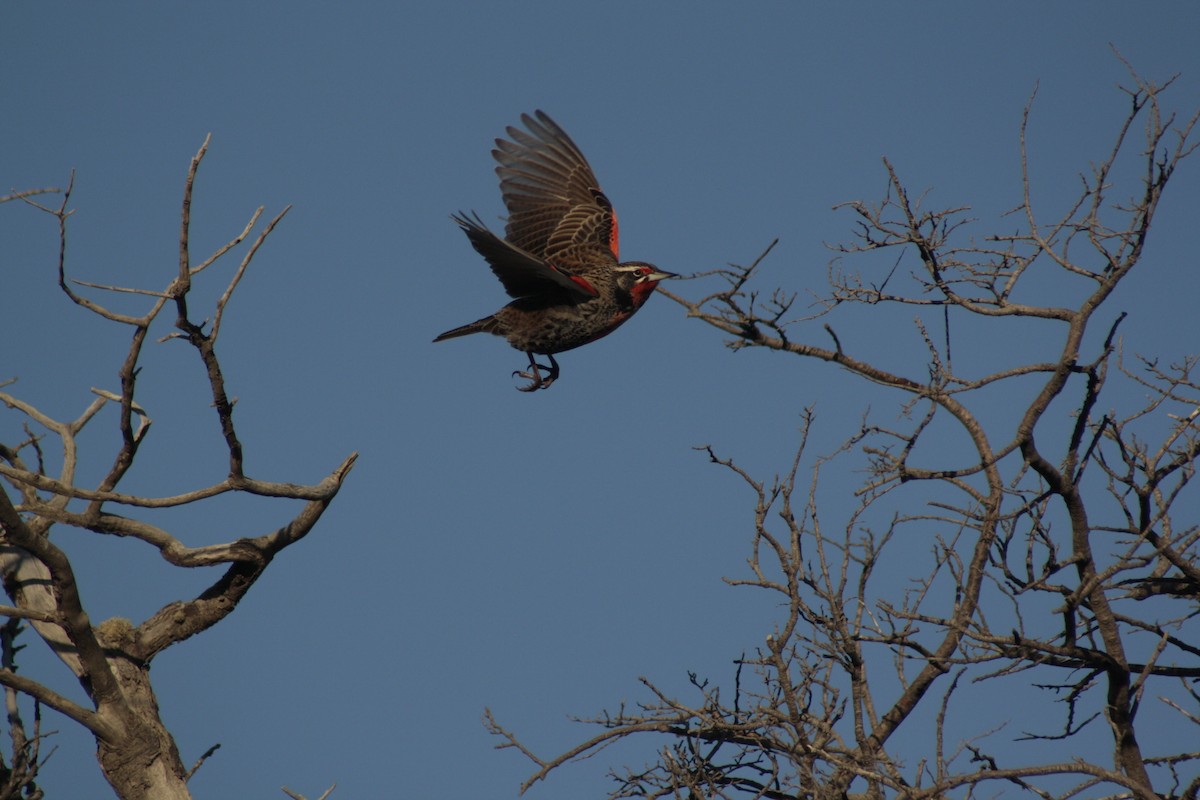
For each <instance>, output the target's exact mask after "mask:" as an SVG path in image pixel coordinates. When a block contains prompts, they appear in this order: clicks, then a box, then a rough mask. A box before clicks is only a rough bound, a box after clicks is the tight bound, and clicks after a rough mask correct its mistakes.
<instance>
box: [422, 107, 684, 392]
mask: <svg viewBox="0 0 1200 800" xmlns="http://www.w3.org/2000/svg"><path fill="white" fill-rule="evenodd" d="M521 122H522V123H523V124H524V126H525V128H526V129H527V130H521V129H520V128H516V127H512V126H510V127H509V128H507V133H508V135H509V137H510V139H511V141H509V140H505V139H497V140H496V149H495V150H493V151H492V156H493V157H494V158H495V159H496V162H497V164H498V165H499V166H497V167H496V174H497V175H498V176H499V177H500V194H501V196H502V197H503V199H504V205H505V207H506V208H507V209H508V221H507V223H506V224H505V226H504V238H500V237H499V236H497V235H496V234H495V233H492V231H491V230H489V229H488V227H487V226H486V225H485V224H484V223H483V221H482V220H481V219H480V218H479V215H478V214H474V213H472V214H465V213H462V212H459V213H458V214H455V215H453V217H452V219H453V220H454V221H455V222H457V223H458V225H459V227H460V228H462V230H463V232H464V233H465V234H466V235H467V238H468V239H469V240H470V242H471V245H472V246H473V247H474V248H475V250H476V251H477V252H478V253H479V254H480V255H481V256H483V257H484V259H486V260H487V263H488V265H489V266H490V267H491V268H492V272H494V273H495V274H496V277H497V278H499V279H500V282H501V283H502V284H503V285H504V290H505V291H506V292H508V294H509V296H511V297H514V298H516V299H515V300H513V301H512V302H511V303H509V304H508V305H506V306H505V307H504V308H502V309H500V310H499V311H497V312H496V313H495V314H491V315H489V316H486V317H484V318H483V319H480V320H476V321H475V322H472V323H470V324H468V325H463V326H462V327H459V328H454V329H452V330H448V331H446V332H445V333H443V334H440V335H439V336H438V337H437V338H436V339H434V341H435V342H440V341H443V340H445V339H453V338H455V337H457V336H466V335H468V334H472V333H492V334H495V335H497V336H503V337H504V338H505V339H507V340H508V343H509V344H510V345H512V346H513V347H515V348H516V349H518V350H520V351H522V352H523V353H525V354H526V355H527V356H528V357H529V368H528V371H524V370H516V371H514V372H513V375H515V376H518V377H521V378H525V379H527V380H528V381H529V383H528V384H526V385H524V386H519V387H517V388H518V389H520V390H521V391H522V392H532V391H535V390H537V389H547V388H549V387H550V385H551V384H552V383H554V381H555V380H557V379H558V375H559V368H558V362H557V361H555V360H554V354H555V353H561V352H563V351H565V350H571V349H573V348H576V347H580V346H581V345H585V344H588V343H589V342H594V341H596V340H597V339H599V338H600V337H602V336H607V335H608V334H610V333H612V332H613V331H614V330H616V329H617V328H618V327H619V326H620V325H621V324H622V323H624V322H625V321H626V320H628V319H629V318H630V317H632V316H633V315H634V313H636V312H637V310H638V309H639V308H641V307H642V306H643V305H644V304H645V302H646V301H647V300H648V299H650V295H651V294H653V293H654V289H655V287H656V286H657V285H658V282H659V281H661V280H664V279H666V278H674V277H677V276H676V275H675V274H674V273H671V272H665V271H663V270H660V269H658V268H657V267H655V266H654V265H653V264H647V263H645V262H644V261H625V262H621V261H620V260H619V256H618V248H617V215H616V212H614V211H613V207H612V203H610V202H609V201H608V198H607V197H605V195H604V192H602V191H600V183H599V182H598V181H597V180H596V176H595V175H594V174H593V173H592V168H591V167H590V166H589V165H588V162H587V159H585V158H584V157H583V153H581V152H580V150H579V148H578V147H577V146H576V145H575V142H573V141H571V137H570V136H567V134H566V132H565V131H564V130H563V129H562V128H560V127H559V126H558V125H557V124H556V123H555V122H554V120H552V119H550V117H549V115H547V114H546V113H545V112H542V111H535V112H534V113H533V116H530V115H529V114H522V115H521ZM537 356H546V357H547V358H548V359H549V361H550V363H549V365H546V364H539V363H538V361H537V358H536V357H537Z"/></svg>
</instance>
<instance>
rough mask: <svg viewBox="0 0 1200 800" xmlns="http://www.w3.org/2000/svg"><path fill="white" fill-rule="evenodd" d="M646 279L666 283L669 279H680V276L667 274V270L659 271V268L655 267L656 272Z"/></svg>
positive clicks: (672, 273)
mask: <svg viewBox="0 0 1200 800" xmlns="http://www.w3.org/2000/svg"><path fill="white" fill-rule="evenodd" d="M646 277H647V278H648V279H649V280H652V281H665V280H666V279H667V278H678V277H679V276H678V275H676V274H675V273H674V272H667V271H666V270H662V269H658V268H657V267H655V268H654V272H651V273H650V274H649V275H648V276H646Z"/></svg>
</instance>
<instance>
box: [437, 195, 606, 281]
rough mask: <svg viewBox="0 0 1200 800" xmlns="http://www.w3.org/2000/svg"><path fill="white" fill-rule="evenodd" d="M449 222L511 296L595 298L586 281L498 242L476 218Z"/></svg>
mask: <svg viewBox="0 0 1200 800" xmlns="http://www.w3.org/2000/svg"><path fill="white" fill-rule="evenodd" d="M451 218H452V219H453V220H454V221H455V222H457V223H458V225H459V227H460V228H462V229H463V232H464V233H465V234H467V238H468V239H470V240H471V246H472V247H474V248H475V250H476V252H478V253H479V255H481V256H483V257H484V258H485V259H486V260H487V262H488V266H490V267H491V268H492V272H494V273H496V277H497V278H499V279H500V282H501V283H502V284H504V291H506V292H508V294H509V295H510V296H512V297H528V296H530V295H536V294H544V293H546V292H548V291H552V290H554V289H556V288H557V289H559V290H565V291H566V292H567V293H568V294H570V295H573V296H576V297H579V298H588V297H595V296H596V294H597V292H596V289H595V287H593V286H592V285H591V284H590V283H588V282H587V281H586V280H584V279H583V278H581V277H579V276H577V275H574V274H572V273H571V272H570V271H568V270H563V269H559V268H558V267H556V266H554V265H552V264H549V263H547V262H546V261H544V260H542V259H540V258H538V257H537V256H535V255H534V254H532V253H529V252H526V251H525V250H522V249H521V248H520V247H517V246H516V245H514V244H512V243H511V242H506V241H505V240H503V239H501V238H500V237H499V236H497V235H496V234H494V233H492V232H491V231H490V230H489V229H488V227H487V226H486V225H484V224H483V221H482V220H481V219H479V215H477V214H475V215H472V216H468V215H466V214H461V213H460V214H454V215H453V216H452V217H451Z"/></svg>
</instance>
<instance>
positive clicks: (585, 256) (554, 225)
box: [492, 111, 619, 269]
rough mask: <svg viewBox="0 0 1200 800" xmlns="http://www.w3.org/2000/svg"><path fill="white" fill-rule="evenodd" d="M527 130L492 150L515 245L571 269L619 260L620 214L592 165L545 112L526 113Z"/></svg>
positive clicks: (499, 142)
mask: <svg viewBox="0 0 1200 800" xmlns="http://www.w3.org/2000/svg"><path fill="white" fill-rule="evenodd" d="M521 122H522V123H524V125H525V127H526V128H528V132H527V131H523V130H521V129H520V128H516V127H510V128H508V135H509V136H510V137H512V141H507V140H504V139H497V140H496V149H495V150H493V151H492V155H493V156H494V157H495V159H496V161H497V163H498V164H499V166H498V167H496V174H497V175H499V176H500V192H501V194H502V195H503V197H504V205H505V207H506V208H508V214H509V216H508V224H507V225H506V227H505V235H506V237H507V238H508V240H509V241H510V242H512V243H513V244H515V245H516V246H518V247H520V248H522V249H524V250H526V251H528V252H530V253H532V254H534V255H535V256H538V257H540V258H544V259H546V260H548V261H552V262H554V263H556V264H561V265H563V266H564V267H566V268H567V269H570V268H572V267H574V266H577V265H585V264H594V263H596V262H611V263H613V264H615V263H616V262H617V258H618V249H619V248H618V242H617V215H616V213H615V212H614V211H613V207H612V203H610V202H609V201H608V198H607V197H605V195H604V192H602V191H601V190H600V183H599V181H597V180H596V176H595V174H594V173H593V172H592V168H591V166H589V165H588V162H587V159H585V158H584V157H583V153H582V152H580V150H579V147H578V146H577V145H576V144H575V142H573V141H571V137H570V136H568V135H567V133H566V131H564V130H563V129H562V128H560V127H559V126H558V124H557V123H555V122H554V120H552V119H551V118H550V116H549V115H548V114H546V113H545V112H544V111H535V112H534V116H530V115H528V114H522V115H521Z"/></svg>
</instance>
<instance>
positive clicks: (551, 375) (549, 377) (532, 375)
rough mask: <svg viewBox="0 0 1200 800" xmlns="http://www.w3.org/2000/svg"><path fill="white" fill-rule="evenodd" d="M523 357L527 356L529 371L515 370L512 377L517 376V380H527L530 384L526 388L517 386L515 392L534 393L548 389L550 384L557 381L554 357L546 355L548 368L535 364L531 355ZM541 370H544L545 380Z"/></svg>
mask: <svg viewBox="0 0 1200 800" xmlns="http://www.w3.org/2000/svg"><path fill="white" fill-rule="evenodd" d="M525 355H527V356H529V371H528V372H522V371H520V370H515V371H514V372H513V375H515V376H517V377H518V378H527V379H528V380H529V381H530V383H529V385H528V386H518V387H517V390H518V391H521V392H534V391H537V390H538V389H549V388H550V384H552V383H554V381H555V380H557V379H558V362H557V361H555V360H554V356H552V355H550V354H549V353H547V354H546V358H549V359H550V366H546V365H545V364H539V363H537V361H536V360H534V357H533V353H526V354H525ZM543 369H544V370H546V377H545V378H543V377H542V373H541V371H540V370H543Z"/></svg>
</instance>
